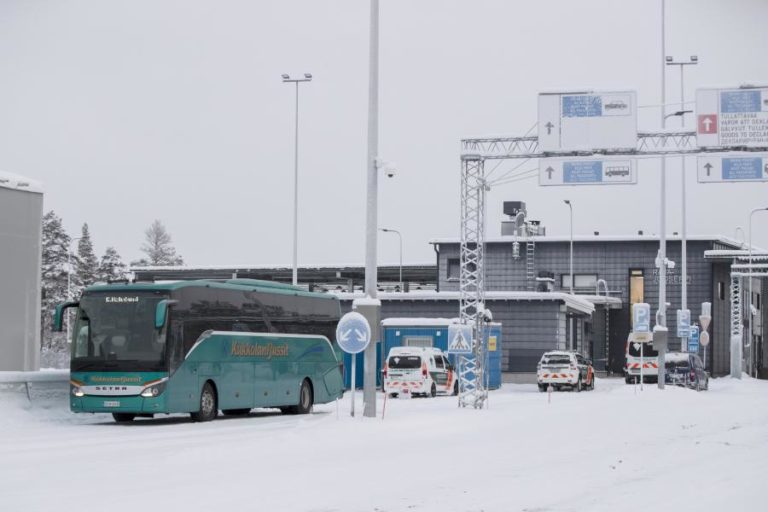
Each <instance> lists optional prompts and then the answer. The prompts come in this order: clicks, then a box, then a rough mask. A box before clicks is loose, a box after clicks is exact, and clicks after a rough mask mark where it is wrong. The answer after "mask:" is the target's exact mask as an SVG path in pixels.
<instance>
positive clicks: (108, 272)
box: [96, 247, 126, 283]
mask: <svg viewBox="0 0 768 512" xmlns="http://www.w3.org/2000/svg"><path fill="white" fill-rule="evenodd" d="M125 269H126V266H125V263H123V260H122V259H121V258H120V255H119V254H118V253H117V251H116V250H115V248H114V247H107V250H106V251H105V252H104V256H102V257H101V261H100V262H99V268H98V270H97V271H96V280H97V281H102V282H105V283H108V282H109V281H117V280H119V279H125Z"/></svg>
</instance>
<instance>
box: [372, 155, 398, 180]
mask: <svg viewBox="0 0 768 512" xmlns="http://www.w3.org/2000/svg"><path fill="white" fill-rule="evenodd" d="M376 168H377V169H379V170H380V171H382V172H384V176H386V177H387V178H394V177H395V176H396V175H397V166H396V164H395V162H388V161H386V160H382V159H381V158H376Z"/></svg>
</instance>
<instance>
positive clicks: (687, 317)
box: [677, 309, 691, 338]
mask: <svg viewBox="0 0 768 512" xmlns="http://www.w3.org/2000/svg"><path fill="white" fill-rule="evenodd" d="M690 335H691V310H690V309H678V310H677V337H678V338H687V337H689V336H690Z"/></svg>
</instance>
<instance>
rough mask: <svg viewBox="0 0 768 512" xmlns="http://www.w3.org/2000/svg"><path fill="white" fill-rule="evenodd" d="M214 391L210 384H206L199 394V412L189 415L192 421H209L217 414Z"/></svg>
mask: <svg viewBox="0 0 768 512" xmlns="http://www.w3.org/2000/svg"><path fill="white" fill-rule="evenodd" d="M218 412H219V409H218V405H217V403H216V391H215V390H214V389H213V386H212V385H211V383H210V382H206V383H205V385H204V386H203V391H202V392H201V393H200V410H199V411H197V412H193V413H191V414H190V416H192V420H193V421H211V420H212V419H214V418H215V417H216V415H217V414H218Z"/></svg>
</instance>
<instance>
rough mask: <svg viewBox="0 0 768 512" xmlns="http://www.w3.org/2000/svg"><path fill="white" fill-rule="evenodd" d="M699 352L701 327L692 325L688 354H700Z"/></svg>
mask: <svg viewBox="0 0 768 512" xmlns="http://www.w3.org/2000/svg"><path fill="white" fill-rule="evenodd" d="M698 351H699V326H698V325H692V326H691V336H690V338H688V352H694V353H696V352H698Z"/></svg>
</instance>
